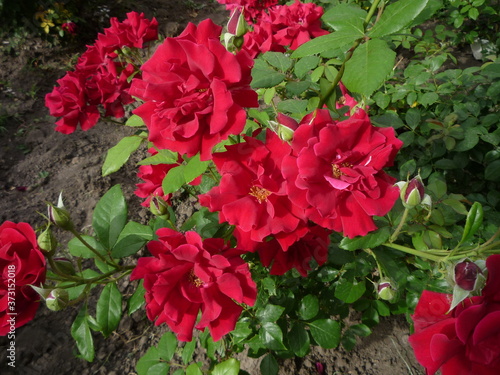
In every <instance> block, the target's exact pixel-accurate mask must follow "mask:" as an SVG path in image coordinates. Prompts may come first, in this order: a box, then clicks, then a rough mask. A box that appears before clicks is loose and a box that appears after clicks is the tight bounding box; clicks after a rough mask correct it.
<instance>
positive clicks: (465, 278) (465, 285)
mask: <svg viewBox="0 0 500 375" xmlns="http://www.w3.org/2000/svg"><path fill="white" fill-rule="evenodd" d="M482 273H483V271H482V269H481V268H480V267H479V266H478V265H477V264H476V263H474V262H470V261H463V262H460V263H458V264H456V265H455V269H454V275H453V276H454V281H455V283H456V284H457V285H458V286H459V287H460V288H462V289H464V290H468V291H472V290H475V289H476V286H477V285H476V284H477V282H478V280H479V281H481V279H483V278H484V276H483V275H482ZM480 276H483V277H480Z"/></svg>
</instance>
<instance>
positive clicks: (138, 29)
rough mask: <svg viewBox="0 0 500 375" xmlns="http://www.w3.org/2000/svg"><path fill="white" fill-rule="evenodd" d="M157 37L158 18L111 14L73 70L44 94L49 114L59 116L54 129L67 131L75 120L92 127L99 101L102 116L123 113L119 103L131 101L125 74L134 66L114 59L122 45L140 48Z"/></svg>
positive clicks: (74, 126) (72, 129)
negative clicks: (107, 22) (116, 16)
mask: <svg viewBox="0 0 500 375" xmlns="http://www.w3.org/2000/svg"><path fill="white" fill-rule="evenodd" d="M157 39H158V22H157V21H156V20H155V19H154V18H153V20H151V21H150V20H147V19H145V18H144V15H143V14H138V13H136V12H130V13H128V14H127V19H126V20H124V21H123V22H118V20H117V19H116V18H112V19H111V27H109V28H107V29H105V30H104V34H99V35H98V38H97V40H96V42H95V43H94V44H93V45H90V46H88V47H87V51H86V52H84V53H83V54H82V55H81V56H80V58H79V60H78V62H77V64H76V66H75V70H74V71H70V72H68V73H67V74H66V75H65V76H64V77H63V78H61V79H59V80H58V81H57V83H58V84H59V86H58V87H55V88H54V90H53V91H52V92H51V93H49V94H47V95H46V97H45V104H46V106H47V107H48V108H49V110H50V114H51V115H52V116H54V117H61V119H60V120H59V121H57V122H56V125H57V127H56V129H55V130H57V131H59V132H61V133H64V134H70V133H73V132H74V131H75V130H76V127H77V126H78V124H80V126H81V128H82V129H83V130H88V129H90V128H92V127H93V126H94V125H95V124H96V123H97V121H98V120H99V118H100V112H99V106H101V105H102V107H103V108H104V111H105V116H112V117H116V118H121V117H123V116H124V115H125V112H124V108H123V105H124V104H130V103H132V102H134V99H133V98H132V96H131V95H130V94H129V93H128V89H129V87H130V83H129V78H130V76H132V75H133V74H134V73H136V72H137V68H138V67H137V66H135V65H134V64H133V63H131V62H125V61H121V60H120V59H118V57H119V53H121V50H122V49H123V48H124V47H126V48H129V49H130V48H138V49H140V48H143V46H144V43H146V42H149V41H152V40H157Z"/></svg>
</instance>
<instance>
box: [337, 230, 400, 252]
mask: <svg viewBox="0 0 500 375" xmlns="http://www.w3.org/2000/svg"><path fill="white" fill-rule="evenodd" d="M390 235H391V231H390V230H389V228H388V227H384V228H381V229H379V230H377V231H375V232H372V233H369V234H367V235H366V236H357V237H354V238H348V237H344V238H343V239H342V241H341V242H340V245H339V246H340V247H341V248H342V249H344V250H350V251H354V250H360V249H371V248H374V247H377V246H379V245H381V244H383V243H384V242H385V241H387V239H388V238H389V237H390Z"/></svg>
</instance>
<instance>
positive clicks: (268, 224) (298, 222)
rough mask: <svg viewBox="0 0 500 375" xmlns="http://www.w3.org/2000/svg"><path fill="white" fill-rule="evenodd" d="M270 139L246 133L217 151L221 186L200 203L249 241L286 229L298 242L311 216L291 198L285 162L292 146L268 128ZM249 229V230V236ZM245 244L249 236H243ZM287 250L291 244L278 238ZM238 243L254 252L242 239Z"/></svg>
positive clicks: (216, 159) (201, 198)
mask: <svg viewBox="0 0 500 375" xmlns="http://www.w3.org/2000/svg"><path fill="white" fill-rule="evenodd" d="M266 136H267V137H266V142H265V143H264V142H262V141H260V140H258V139H256V138H255V137H245V142H244V143H239V144H236V145H231V146H226V149H227V151H226V152H223V153H216V154H214V158H213V160H214V163H215V165H216V166H217V170H218V171H219V173H220V174H221V176H222V177H221V180H220V183H219V185H218V186H215V187H213V188H212V189H211V190H210V191H209V192H208V193H206V194H202V195H200V197H199V199H200V204H201V205H202V206H205V207H208V208H209V209H210V211H212V212H214V211H219V220H220V222H224V221H227V222H228V223H229V224H231V225H235V226H236V229H237V231H236V232H243V233H241V234H242V235H243V236H247V237H248V239H249V240H251V241H255V242H262V241H264V239H265V238H266V237H267V236H269V235H274V234H279V233H287V234H288V235H289V236H288V237H290V236H292V237H294V238H293V239H292V240H291V241H289V242H292V243H293V242H294V241H295V240H297V239H298V238H300V237H302V236H303V234H299V229H300V228H304V227H305V226H306V223H307V218H306V217H305V215H304V210H303V209H301V208H300V207H298V206H297V205H295V204H293V203H292V202H291V201H290V199H289V198H288V194H287V191H286V181H285V179H284V178H283V175H282V173H281V163H282V160H283V158H284V156H285V155H287V154H289V153H290V151H291V149H290V146H289V145H288V143H286V142H284V141H282V140H281V139H279V138H278V136H277V135H276V134H275V133H273V132H272V131H270V130H267V133H266ZM245 234H246V235H245ZM245 243H246V241H245ZM280 244H281V245H282V246H283V247H284V249H286V247H287V246H288V245H286V244H285V243H284V242H281V241H280ZM238 247H240V248H243V249H245V250H249V251H251V250H252V249H250V248H248V247H247V246H246V245H245V244H243V242H242V241H241V239H240V241H239V242H238Z"/></svg>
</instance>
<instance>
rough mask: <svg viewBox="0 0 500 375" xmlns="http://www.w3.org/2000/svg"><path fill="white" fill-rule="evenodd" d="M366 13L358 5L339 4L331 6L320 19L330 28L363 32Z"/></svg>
mask: <svg viewBox="0 0 500 375" xmlns="http://www.w3.org/2000/svg"><path fill="white" fill-rule="evenodd" d="M366 15H367V13H366V12H365V11H364V10H363V9H361V8H360V7H359V6H358V5H355V4H339V5H337V6H334V7H331V8H330V9H329V10H328V11H327V12H325V14H324V15H323V17H321V19H322V20H323V22H324V23H326V24H327V25H328V26H330V27H331V28H332V29H335V30H343V31H344V30H345V31H350V32H352V31H354V32H356V33H357V34H359V33H361V34H363V33H364V22H365V18H366Z"/></svg>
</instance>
